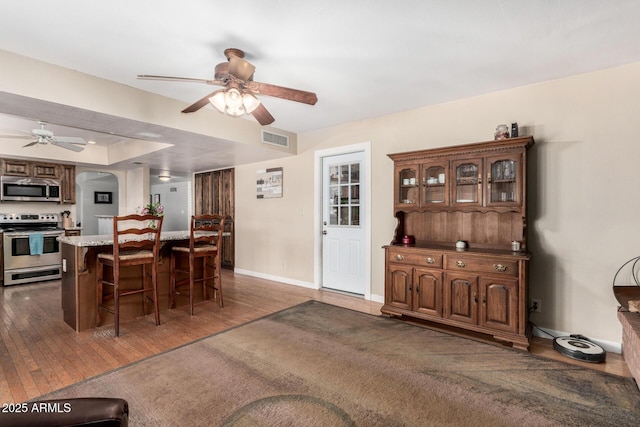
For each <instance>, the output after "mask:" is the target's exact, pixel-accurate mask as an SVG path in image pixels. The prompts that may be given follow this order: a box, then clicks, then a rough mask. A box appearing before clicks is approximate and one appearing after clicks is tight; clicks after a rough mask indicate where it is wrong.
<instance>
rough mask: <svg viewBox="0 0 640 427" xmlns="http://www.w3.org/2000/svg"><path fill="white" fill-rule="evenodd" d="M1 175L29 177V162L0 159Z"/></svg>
mask: <svg viewBox="0 0 640 427" xmlns="http://www.w3.org/2000/svg"><path fill="white" fill-rule="evenodd" d="M0 164H1V165H2V175H10V176H24V177H29V176H31V170H32V168H31V162H28V161H26V160H15V159H2V162H1V163H0Z"/></svg>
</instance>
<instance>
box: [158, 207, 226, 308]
mask: <svg viewBox="0 0 640 427" xmlns="http://www.w3.org/2000/svg"><path fill="white" fill-rule="evenodd" d="M223 230H224V216H222V215H194V216H192V217H191V225H190V227H189V246H174V247H173V248H172V249H171V281H170V284H169V308H174V307H175V296H176V294H178V295H180V288H182V287H186V285H189V307H190V309H191V315H192V316H193V287H194V284H195V282H202V295H203V297H204V299H208V288H211V289H213V299H214V300H215V301H217V302H218V305H219V306H220V307H222V306H223V302H222V278H221V276H220V256H221V253H222V232H223ZM196 259H202V275H201V276H200V277H195V268H196ZM180 260H181V261H182V262H180ZM187 264H188V266H187ZM180 265H182V266H184V267H179V266H180ZM178 274H180V275H182V276H183V278H182V279H180V280H177V279H176V277H177V275H178ZM184 275H186V276H187V277H184Z"/></svg>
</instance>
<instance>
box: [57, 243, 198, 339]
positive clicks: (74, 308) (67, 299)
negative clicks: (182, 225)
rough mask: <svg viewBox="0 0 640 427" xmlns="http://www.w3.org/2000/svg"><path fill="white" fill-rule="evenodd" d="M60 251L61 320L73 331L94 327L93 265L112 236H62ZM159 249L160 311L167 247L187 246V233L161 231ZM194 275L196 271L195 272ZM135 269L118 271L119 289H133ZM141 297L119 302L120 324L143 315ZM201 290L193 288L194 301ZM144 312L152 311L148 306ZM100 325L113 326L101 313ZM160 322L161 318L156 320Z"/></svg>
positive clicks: (164, 303) (164, 304)
mask: <svg viewBox="0 0 640 427" xmlns="http://www.w3.org/2000/svg"><path fill="white" fill-rule="evenodd" d="M58 240H59V242H60V243H61V252H62V286H61V289H62V311H63V317H64V321H65V322H66V323H67V324H68V325H69V326H71V327H72V328H73V329H74V330H75V331H76V332H80V331H83V330H86V329H92V328H95V327H96V304H97V302H96V265H97V257H98V254H99V253H101V252H111V251H112V248H113V235H107V234H101V235H93V236H62V237H59V238H58ZM160 241H161V242H162V246H161V248H160V259H159V262H158V293H159V296H160V301H159V304H160V311H161V312H162V311H163V310H167V309H168V308H169V279H170V273H171V272H170V265H171V248H172V247H173V246H175V245H178V244H180V245H188V242H189V231H188V230H187V231H163V232H162V233H161V234H160ZM196 274H199V271H198V270H197V269H196ZM141 275H142V268H141V267H139V266H133V267H127V268H123V269H122V270H121V272H120V286H121V287H122V288H123V289H126V288H137V287H139V283H140V280H141ZM110 278H111V273H110V269H105V279H110ZM141 299H142V295H132V296H130V297H126V298H123V299H122V300H121V301H120V319H121V320H120V321H123V320H125V321H126V319H130V318H133V317H136V316H143V315H144V314H145V313H144V310H143V305H142V303H141ZM202 299H203V295H202V287H201V286H196V287H195V290H194V300H195V301H202ZM187 304H188V298H177V300H176V306H180V305H187ZM147 310H148V311H147V313H148V314H150V313H152V312H153V306H152V304H149V307H148V308H147ZM101 318H102V324H109V323H113V315H112V314H111V313H106V312H105V313H103V314H101ZM160 320H161V321H162V315H161V317H160Z"/></svg>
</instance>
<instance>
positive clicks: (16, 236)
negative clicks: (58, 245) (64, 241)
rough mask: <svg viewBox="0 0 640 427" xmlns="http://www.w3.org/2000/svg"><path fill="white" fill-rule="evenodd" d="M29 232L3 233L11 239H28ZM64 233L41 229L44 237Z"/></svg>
mask: <svg viewBox="0 0 640 427" xmlns="http://www.w3.org/2000/svg"><path fill="white" fill-rule="evenodd" d="M33 233H40V232H39V231H34V232H33ZM33 233H29V234H33ZM29 234H25V233H16V234H13V233H4V235H5V236H6V237H10V238H12V239H28V238H29ZM63 234H64V232H61V231H43V232H42V235H43V236H45V237H51V236H62V235H63Z"/></svg>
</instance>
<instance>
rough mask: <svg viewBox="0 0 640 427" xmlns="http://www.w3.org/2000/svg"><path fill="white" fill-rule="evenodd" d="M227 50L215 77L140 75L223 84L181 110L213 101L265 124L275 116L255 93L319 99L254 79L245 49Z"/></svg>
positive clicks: (224, 110) (220, 107)
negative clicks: (212, 78)
mask: <svg viewBox="0 0 640 427" xmlns="http://www.w3.org/2000/svg"><path fill="white" fill-rule="evenodd" d="M224 54H225V56H226V57H227V60H228V62H222V63H220V64H218V65H216V67H215V71H214V80H207V79H197V78H190V77H171V76H156V75H149V74H139V75H138V78H139V79H147V80H167V81H178V82H195V83H205V84H210V85H215V86H223V87H224V89H218V90H216V91H214V92H212V93H210V94H208V95H206V96H204V97H203V98H202V99H200V100H198V101H196V102H195V103H193V104H191V105H190V106H188V107H187V108H185V109H184V110H182V112H183V113H193V112H195V111H198V110H199V109H201V108H202V107H204V106H205V105H207V104H208V103H211V104H212V105H213V106H214V107H215V108H216V109H217V110H218V111H220V112H222V113H225V114H228V115H231V116H234V117H239V116H242V115H245V114H251V115H253V117H255V119H256V120H257V121H258V122H259V123H260V124H261V125H262V126H265V125H268V124H271V123H273V122H274V121H275V119H274V118H273V116H272V115H271V113H269V111H268V110H267V109H266V108H265V107H264V105H262V103H261V102H260V100H259V99H258V98H257V97H256V95H267V96H273V97H276V98H281V99H286V100H289V101H295V102H301V103H304V104H309V105H315V103H316V102H317V101H318V97H317V96H316V94H315V93H313V92H307V91H303V90H298V89H291V88H287V87H283V86H276V85H272V84H269V83H260V82H255V81H253V72H254V71H255V69H256V67H254V66H253V65H252V64H251V63H249V62H248V61H246V60H245V59H243V58H244V52H243V51H242V50H240V49H234V48H229V49H226V50H225V51H224Z"/></svg>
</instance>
